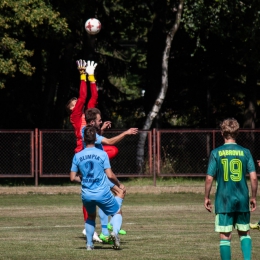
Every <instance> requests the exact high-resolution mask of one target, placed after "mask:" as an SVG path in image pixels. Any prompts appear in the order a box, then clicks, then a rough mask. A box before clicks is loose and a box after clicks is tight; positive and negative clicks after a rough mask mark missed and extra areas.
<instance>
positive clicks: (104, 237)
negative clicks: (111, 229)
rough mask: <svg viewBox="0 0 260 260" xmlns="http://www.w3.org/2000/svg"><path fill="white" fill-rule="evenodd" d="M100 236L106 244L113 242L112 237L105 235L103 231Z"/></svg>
mask: <svg viewBox="0 0 260 260" xmlns="http://www.w3.org/2000/svg"><path fill="white" fill-rule="evenodd" d="M99 238H100V239H101V240H102V242H103V243H104V244H111V245H112V244H113V241H112V240H111V239H110V236H105V235H103V233H101V234H100V235H99Z"/></svg>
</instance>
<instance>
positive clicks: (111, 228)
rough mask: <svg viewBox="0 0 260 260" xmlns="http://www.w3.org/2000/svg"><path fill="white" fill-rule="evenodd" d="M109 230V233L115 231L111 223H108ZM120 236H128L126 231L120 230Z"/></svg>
mask: <svg viewBox="0 0 260 260" xmlns="http://www.w3.org/2000/svg"><path fill="white" fill-rule="evenodd" d="M107 229H108V230H109V231H113V226H112V225H111V224H110V223H108V224H107ZM118 234H119V235H126V231H125V230H124V229H120V230H119V232H118Z"/></svg>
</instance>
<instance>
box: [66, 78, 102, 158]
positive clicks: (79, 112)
mask: <svg viewBox="0 0 260 260" xmlns="http://www.w3.org/2000/svg"><path fill="white" fill-rule="evenodd" d="M90 91H91V98H90V100H89V102H88V105H87V106H86V107H87V108H93V107H96V105H97V98H98V93H97V86H96V83H95V82H90ZM86 99H87V84H86V81H85V80H81V81H80V88H79V98H78V100H77V103H76V105H75V107H74V108H73V110H72V113H71V115H70V122H71V124H72V126H73V128H74V133H75V136H76V142H77V146H76V148H75V150H74V151H75V153H78V152H80V151H81V150H82V149H83V138H82V135H81V131H82V128H83V127H84V126H86V121H85V115H84V110H83V109H84V105H85V102H86Z"/></svg>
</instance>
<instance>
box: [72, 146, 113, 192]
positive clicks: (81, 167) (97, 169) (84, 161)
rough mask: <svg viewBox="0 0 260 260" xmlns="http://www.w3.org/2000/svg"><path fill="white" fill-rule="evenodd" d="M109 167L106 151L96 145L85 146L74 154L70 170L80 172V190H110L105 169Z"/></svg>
mask: <svg viewBox="0 0 260 260" xmlns="http://www.w3.org/2000/svg"><path fill="white" fill-rule="evenodd" d="M108 168H111V166H110V162H109V159H108V156H107V153H106V152H104V151H102V150H100V149H97V148H96V147H90V148H85V149H84V150H82V151H81V152H78V153H76V154H75V155H74V157H73V161H72V166H71V171H74V172H79V171H80V172H81V175H82V182H81V184H82V192H83V193H84V192H85V191H87V192H88V193H92V192H93V193H98V192H100V191H103V192H107V191H110V189H109V187H108V185H107V176H106V174H105V172H104V170H105V169H108Z"/></svg>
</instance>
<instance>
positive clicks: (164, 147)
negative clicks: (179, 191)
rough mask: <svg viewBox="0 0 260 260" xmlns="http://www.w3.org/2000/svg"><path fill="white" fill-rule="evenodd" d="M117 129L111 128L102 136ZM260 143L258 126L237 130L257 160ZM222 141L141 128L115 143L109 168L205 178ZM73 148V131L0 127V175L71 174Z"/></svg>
mask: <svg viewBox="0 0 260 260" xmlns="http://www.w3.org/2000/svg"><path fill="white" fill-rule="evenodd" d="M120 133H122V130H109V131H106V132H105V134H104V136H105V137H107V138H111V137H113V136H116V135H118V134H120ZM141 136H143V137H145V138H144V142H143V143H142V145H140V140H141ZM259 142H260V130H240V133H239V136H238V138H237V143H238V144H240V145H242V146H244V147H246V148H248V149H250V151H251V153H252V155H253V158H254V160H255V161H256V160H257V159H260V148H259V145H258V144H259ZM222 144H223V138H222V136H221V133H220V131H218V130H155V129H154V130H151V131H139V134H138V135H129V136H126V137H125V138H124V139H123V140H121V141H120V142H119V143H118V144H116V146H117V148H118V150H119V153H118V155H117V156H116V157H115V158H113V159H111V166H112V170H113V172H114V173H115V174H116V175H117V176H119V177H156V176H183V177H185V176H190V177H197V176H205V172H206V170H207V164H208V158H209V155H210V151H211V150H212V149H214V148H215V147H218V146H220V145H222ZM75 146H76V140H75V136H74V132H73V131H72V130H38V129H35V130H34V131H30V130H5V131H0V148H1V149H0V178H1V177H34V178H35V179H36V182H35V183H38V178H52V177H56V178H57V177H69V172H70V167H71V162H72V158H73V155H74V148H75ZM137 155H138V156H139V157H138V156H137ZM140 155H141V160H140ZM138 160H139V161H138ZM140 161H141V165H140ZM257 171H258V172H259V169H258V167H257Z"/></svg>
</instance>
